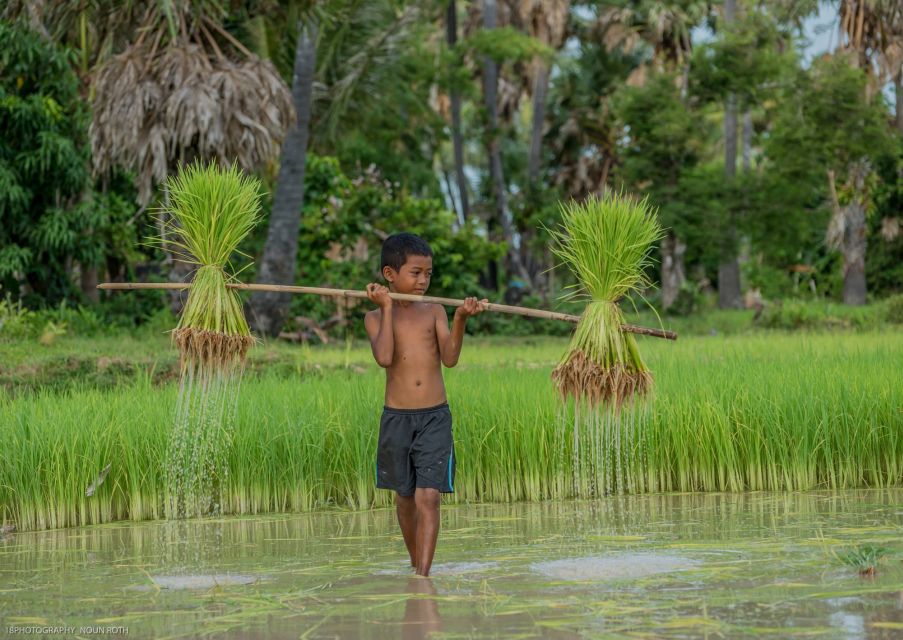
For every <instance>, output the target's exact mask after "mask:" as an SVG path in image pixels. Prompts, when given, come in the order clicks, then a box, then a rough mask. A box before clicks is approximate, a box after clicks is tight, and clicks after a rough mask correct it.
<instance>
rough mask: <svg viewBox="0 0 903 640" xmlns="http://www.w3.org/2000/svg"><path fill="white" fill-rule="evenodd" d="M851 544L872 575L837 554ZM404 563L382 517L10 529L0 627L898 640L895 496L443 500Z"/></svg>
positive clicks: (292, 634)
mask: <svg viewBox="0 0 903 640" xmlns="http://www.w3.org/2000/svg"><path fill="white" fill-rule="evenodd" d="M865 545H874V546H875V547H880V548H882V549H883V550H884V551H883V553H884V555H883V556H882V557H881V558H880V561H879V563H878V565H877V567H878V569H877V572H876V574H875V575H874V577H862V576H860V574H859V571H858V569H857V568H856V567H854V566H851V565H848V564H845V563H844V562H843V561H842V559H841V556H843V555H844V552H845V551H847V550H849V549H857V548H862V547H863V546H865ZM408 564H409V561H408V557H407V553H406V551H405V548H404V543H403V541H402V539H401V534H400V532H399V530H398V525H397V523H396V520H395V513H394V509H380V510H373V511H364V512H337V511H329V512H315V513H309V514H292V515H267V516H263V517H240V518H220V519H207V520H195V521H183V522H146V523H117V524H109V525H99V526H93V527H84V528H77V529H64V530H56V531H43V532H30V533H19V534H11V535H8V536H6V537H5V538H3V539H2V541H0V577H2V584H0V624H2V630H0V633H9V632H10V630H11V629H15V628H19V629H21V628H22V627H29V628H32V629H36V628H42V627H57V626H61V627H69V628H74V629H75V632H74V633H73V634H72V635H78V628H79V627H80V626H89V627H93V629H94V632H95V634H96V633H97V629H100V628H103V629H106V630H107V632H108V633H109V632H110V631H111V630H112V632H113V633H112V634H111V635H115V634H116V633H123V632H124V630H126V629H127V630H128V636H129V637H148V638H164V637H170V638H177V637H196V636H199V635H207V636H211V637H232V638H422V637H428V636H429V637H434V638H493V637H498V638H580V637H588V638H618V637H640V638H643V637H648V638H706V637H707V638H719V637H726V638H737V637H775V638H788V637H807V638H808V637H818V638H822V637H823V638H899V637H903V490H862V491H844V492H805V493H746V494H654V495H643V496H612V497H608V498H603V499H599V500H593V501H573V502H557V503H522V504H510V505H466V504H462V505H448V506H443V508H442V528H441V531H440V537H439V544H438V549H437V553H436V558H435V560H434V564H433V569H432V572H431V573H432V575H431V577H430V578H418V577H414V576H413V575H412V574H413V572H412V570H411V569H410V567H409V566H408ZM85 637H88V636H87V635H85Z"/></svg>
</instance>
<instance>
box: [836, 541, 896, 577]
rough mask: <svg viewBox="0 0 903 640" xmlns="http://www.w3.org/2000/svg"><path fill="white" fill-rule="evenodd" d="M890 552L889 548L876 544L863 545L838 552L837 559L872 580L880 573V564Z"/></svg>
mask: <svg viewBox="0 0 903 640" xmlns="http://www.w3.org/2000/svg"><path fill="white" fill-rule="evenodd" d="M889 552H890V549H888V548H887V547H879V546H877V545H874V544H862V545H859V546H856V547H851V548H850V549H845V550H843V551H836V552H835V555H836V556H837V558H838V559H839V560H840V561H841V562H843V563H844V564H847V565H849V566H851V567H853V568H854V569H856V570H857V571H859V575H861V576H863V577H866V578H872V577H874V575H875V574H876V573H877V572H878V563H879V561H880V560H881V558H882V557H883V556H886V555H887V554H888V553H889Z"/></svg>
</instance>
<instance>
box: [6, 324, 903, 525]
mask: <svg viewBox="0 0 903 640" xmlns="http://www.w3.org/2000/svg"><path fill="white" fill-rule="evenodd" d="M566 345H567V342H565V341H563V340H560V339H542V340H534V339H532V338H531V339H530V340H527V341H519V342H512V341H504V340H501V341H500V340H484V339H475V342H474V343H472V344H471V345H470V348H471V349H472V350H471V351H469V352H465V353H469V354H470V355H469V357H468V359H467V360H466V361H462V363H461V364H460V365H459V366H458V367H455V368H454V369H450V370H449V371H448V372H447V376H446V386H447V390H448V397H449V404H450V405H451V407H452V411H453V412H454V416H455V426H454V429H455V455H456V457H457V458H458V465H459V466H458V475H457V477H456V479H455V493H454V494H449V495H446V496H443V501H447V502H456V503H473V502H520V501H558V500H567V499H570V498H574V497H576V496H578V495H587V494H589V493H591V492H592V491H593V490H596V488H598V490H599V492H604V491H605V480H606V476H604V475H602V474H603V471H604V470H605V469H608V468H609V467H606V466H603V464H604V463H605V460H601V463H600V464H599V465H597V466H595V467H594V466H593V465H592V464H591V463H590V461H591V460H592V456H593V446H594V444H593V440H592V431H591V430H590V429H584V430H583V431H581V433H580V443H579V444H580V450H581V455H582V456H583V457H582V459H581V460H580V461H578V462H577V463H575V460H574V457H573V456H572V455H571V445H572V439H571V437H570V432H569V430H567V429H559V428H555V427H556V425H557V424H558V423H557V420H559V419H561V420H565V421H566V424H568V425H571V424H573V420H574V415H573V408H574V407H573V403H569V405H568V406H564V407H562V406H560V403H559V402H558V401H557V392H556V391H555V389H554V388H553V386H552V385H550V384H549V374H550V373H551V371H552V369H553V368H554V366H555V363H556V361H557V360H558V358H559V356H560V354H561V353H562V351H563V350H564V348H565V347H566ZM643 346H644V354H643V355H644V357H645V358H647V362H648V363H649V365H650V367H651V368H652V369H654V371H655V384H656V397H655V404H654V408H655V410H654V411H652V410H649V409H647V410H645V411H637V412H636V413H635V415H634V416H633V419H634V420H635V421H636V424H635V425H634V427H633V428H634V430H635V431H634V433H635V434H636V433H640V432H642V433H644V439H643V442H644V443H645V450H642V449H641V447H640V446H639V444H637V443H636V441H634V442H635V444H634V446H633V448H632V449H630V452H629V457H627V458H625V459H624V460H622V467H621V474H622V475H621V479H622V481H623V486H624V489H625V491H628V492H631V493H660V492H668V491H674V492H680V493H686V492H714V493H722V492H731V493H736V492H744V491H769V490H772V491H782V492H797V491H807V490H812V489H819V490H827V491H831V490H834V489H843V488H856V487H873V488H884V487H901V486H903V411H901V409H900V408H901V407H903V385H900V384H899V369H900V362H901V359H903V332H881V333H872V334H857V335H845V336H838V334H836V333H829V334H823V335H822V334H809V335H806V336H800V335H798V334H783V333H773V332H769V333H766V334H762V335H744V336H734V337H720V336H719V337H696V338H684V339H681V340H680V341H679V342H676V343H666V342H665V341H651V340H650V341H648V343H647V344H644V345H643ZM158 347H159V345H157V344H154V345H153V348H158ZM255 351H256V350H255ZM298 356H299V361H298V368H297V369H292V368H286V369H283V370H278V371H277V370H276V369H273V368H270V369H269V370H267V371H265V372H262V373H260V374H259V375H253V376H252V375H250V374H249V372H248V370H247V369H246V370H245V373H244V376H243V379H242V383H241V384H242V396H241V402H240V403H239V404H238V406H237V407H236V408H235V421H234V427H233V430H232V432H231V440H232V446H231V448H229V449H224V452H223V453H224V455H225V457H226V460H227V463H228V470H229V473H228V477H226V478H225V482H224V485H225V487H224V489H223V492H222V494H221V496H218V497H219V498H220V505H221V508H222V511H223V512H224V513H232V514H260V513H265V512H273V511H280V512H284V511H308V510H312V509H320V508H323V507H342V508H345V509H362V508H369V507H390V506H391V505H392V499H393V497H392V496H393V494H392V493H391V492H388V491H379V490H376V489H375V488H374V484H375V483H374V465H375V459H376V440H377V432H378V426H379V412H380V410H381V408H382V391H383V387H384V384H385V380H384V373H383V370H382V369H380V368H379V367H378V366H377V365H376V364H375V363H374V362H373V360H372V355H371V353H370V346H369V344H368V343H360V344H358V345H356V346H355V347H354V348H353V349H352V352H351V354H350V356H348V355H346V352H345V348H344V345H342V346H337V347H335V348H333V347H332V346H329V347H325V348H314V349H310V350H309V351H308V352H299V353H298ZM257 357H259V358H261V359H265V354H258V355H257ZM346 357H348V358H349V359H350V362H351V363H352V364H351V366H348V367H346V366H344V362H345V359H346ZM317 365H319V368H318V367H317ZM713 381H715V382H714V383H713ZM302 385H303V392H302V391H300V389H301V388H302ZM179 395H180V385H179V384H169V383H163V384H154V383H152V381H151V377H150V376H144V377H142V378H141V379H139V380H138V381H137V382H128V383H124V384H123V386H121V387H118V388H114V389H107V390H101V389H95V388H79V387H77V386H73V387H70V388H68V389H67V390H65V391H64V392H55V391H53V390H49V389H48V390H42V391H39V392H31V391H28V392H23V393H20V394H16V395H15V396H12V395H6V394H4V393H3V392H2V391H0V451H3V453H4V464H2V465H0V523H2V522H9V521H12V522H14V523H15V524H16V526H17V528H18V529H19V530H20V531H26V530H30V529H45V528H57V527H68V526H76V525H83V524H92V523H100V522H110V521H114V520H122V519H131V520H146V519H158V518H163V517H164V504H165V498H166V494H167V487H166V475H165V468H166V458H167V446H168V443H169V438H170V436H171V433H172V428H171V425H172V418H173V408H174V407H175V406H176V404H177V402H178V400H179ZM642 404H643V403H636V405H638V406H641V405H642ZM626 409H627V405H625V411H626ZM559 414H560V415H559ZM622 415H624V412H622ZM600 419H602V418H600ZM622 435H623V434H622ZM603 444H604V441H603V440H599V441H598V442H597V443H596V445H595V446H596V447H597V448H596V452H597V453H598V451H599V447H600V446H601V445H603ZM111 462H112V466H111V468H110V470H109V474H108V475H107V476H106V479H105V480H104V482H103V483H102V484H100V485H99V486H98V487H97V488H96V492H95V493H94V495H93V496H91V497H87V496H86V495H85V491H86V489H87V488H89V487H90V486H91V485H92V484H93V483H94V482H95V480H96V479H97V477H98V475H100V474H101V473H102V472H103V470H104V469H105V468H106V467H107V465H108V464H109V463H111ZM640 462H642V464H640ZM608 464H610V463H608ZM575 477H577V479H578V483H576V484H575V482H574V478H575ZM610 479H611V480H612V481H614V480H616V478H610ZM788 495H793V494H792V493H790V494H788ZM724 499H731V500H734V499H737V500H740V499H741V498H740V497H727V496H725V497H724ZM0 526H2V524H0Z"/></svg>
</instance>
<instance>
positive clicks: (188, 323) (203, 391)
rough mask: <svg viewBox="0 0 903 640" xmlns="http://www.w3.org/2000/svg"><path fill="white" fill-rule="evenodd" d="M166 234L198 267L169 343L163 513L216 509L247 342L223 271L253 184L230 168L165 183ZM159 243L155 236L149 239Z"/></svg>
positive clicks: (192, 170)
mask: <svg viewBox="0 0 903 640" xmlns="http://www.w3.org/2000/svg"><path fill="white" fill-rule="evenodd" d="M166 188H167V191H168V194H169V201H168V204H167V206H166V207H165V208H164V211H163V212H162V213H163V214H168V216H164V222H165V225H166V231H167V233H166V235H167V236H172V237H173V238H174V239H171V240H170V239H168V240H167V242H168V243H169V245H170V246H171V247H175V249H176V253H177V255H178V258H179V259H180V260H183V261H185V262H188V263H190V264H194V265H197V269H196V271H195V273H194V279H193V281H192V285H191V288H190V292H189V294H188V300H187V302H186V303H185V308H184V309H183V311H182V316H181V318H180V319H179V323H178V326H177V327H176V329H175V331H174V332H173V340H174V342H175V343H176V345H177V346H178V349H179V358H180V372H181V373H180V385H179V398H178V401H177V404H176V418H175V425H174V429H173V432H172V436H171V439H170V442H169V448H168V456H167V461H166V487H167V499H166V509H165V511H166V514H167V516H168V517H186V516H201V515H205V514H208V513H215V512H218V511H220V510H221V506H220V505H221V499H220V494H221V493H222V489H223V487H224V486H225V483H226V479H227V476H228V466H227V465H226V459H227V458H226V455H227V451H228V449H229V447H230V444H231V437H232V422H233V418H234V411H235V400H236V398H237V396H238V387H239V384H240V381H241V373H242V368H243V365H244V362H245V357H246V354H247V351H248V348H249V347H250V346H251V344H253V342H254V338H253V337H252V336H251V331H250V329H249V327H248V323H247V321H246V320H245V317H244V313H243V311H242V308H241V301H240V300H239V298H238V294H237V293H236V292H235V291H234V290H233V289H230V288H229V287H227V286H226V285H227V283H228V282H229V281H230V280H234V275H232V274H228V273H227V272H226V266H227V264H228V262H229V259H230V257H231V256H232V254H233V253H234V252H235V251H236V250H237V247H238V245H239V243H240V242H241V241H242V239H243V238H244V237H245V236H246V235H247V234H248V232H249V231H250V230H251V229H252V228H253V227H254V225H255V224H256V223H257V221H258V220H259V212H260V183H259V181H258V180H256V179H254V178H250V177H247V176H245V175H244V174H242V172H241V171H240V170H239V169H237V168H236V167H234V166H233V167H232V168H230V169H220V168H218V167H217V166H216V165H214V164H208V165H206V166H205V165H201V164H200V163H197V164H193V165H191V166H188V167H186V168H184V169H183V170H181V171H180V172H179V173H178V174H177V175H176V176H174V177H172V178H171V179H170V180H169V181H168V182H167V184H166ZM155 240H156V241H158V242H163V239H162V238H157V239H155Z"/></svg>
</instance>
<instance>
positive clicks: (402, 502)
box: [395, 493, 417, 567]
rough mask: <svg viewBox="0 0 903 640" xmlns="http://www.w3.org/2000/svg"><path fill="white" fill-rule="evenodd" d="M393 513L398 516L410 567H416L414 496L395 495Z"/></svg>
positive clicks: (415, 512)
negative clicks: (409, 557) (409, 558)
mask: <svg viewBox="0 0 903 640" xmlns="http://www.w3.org/2000/svg"><path fill="white" fill-rule="evenodd" d="M395 513H396V514H397V515H398V525H399V526H400V527H401V535H402V536H403V537H404V545H405V546H406V547H407V548H408V555H410V556H411V566H412V567H416V566H417V505H416V504H415V502H414V496H402V495H399V494H398V493H396V494H395Z"/></svg>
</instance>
